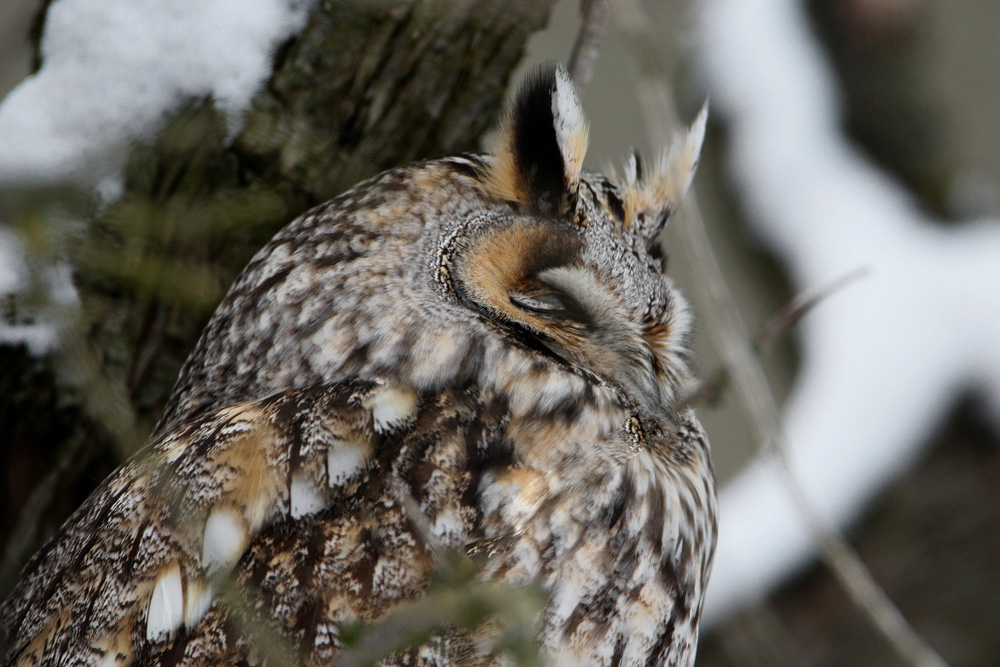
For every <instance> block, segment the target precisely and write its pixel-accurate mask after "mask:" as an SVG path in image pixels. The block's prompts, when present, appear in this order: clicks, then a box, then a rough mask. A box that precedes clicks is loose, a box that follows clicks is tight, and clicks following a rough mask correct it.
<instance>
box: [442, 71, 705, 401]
mask: <svg viewBox="0 0 1000 667" xmlns="http://www.w3.org/2000/svg"><path fill="white" fill-rule="evenodd" d="M704 130H705V112H704V111H703V112H702V113H701V114H700V115H699V117H698V119H697V120H696V121H695V124H694V126H693V127H692V129H691V130H690V132H689V133H688V134H687V136H685V137H684V138H682V139H681V140H679V141H677V142H676V143H675V145H674V146H673V147H671V148H670V149H669V150H667V151H665V152H664V153H663V154H662V156H661V157H660V159H659V160H657V161H656V163H655V164H654V165H653V167H652V169H646V168H645V167H644V165H643V163H642V162H641V160H640V158H639V156H638V155H637V154H635V153H633V155H632V156H631V157H630V158H629V160H628V161H627V162H626V165H625V169H624V176H623V177H621V178H620V179H616V178H614V177H612V178H609V177H606V176H604V175H602V174H599V173H594V172H590V171H585V170H583V169H582V165H583V160H584V156H585V153H586V150H587V139H588V124H587V121H586V119H585V117H584V115H583V111H582V109H581V107H580V103H579V101H578V99H577V96H576V93H575V91H574V89H573V85H572V83H571V81H570V79H569V77H568V76H567V74H566V72H565V71H564V70H563V69H562V68H561V67H558V66H557V67H552V68H547V69H542V70H539V71H537V72H536V73H535V74H534V75H533V76H531V77H530V78H529V79H528V81H527V82H526V83H525V84H524V85H523V87H522V88H521V90H520V92H519V94H518V95H517V96H516V98H515V99H514V100H513V103H512V104H511V106H510V108H509V109H508V111H507V113H506V116H505V118H504V120H503V122H502V125H501V128H500V131H499V134H498V137H497V140H496V142H495V146H494V151H493V153H492V156H491V157H490V158H489V159H488V162H487V163H486V167H485V169H484V170H483V178H482V180H483V183H484V186H485V190H486V192H487V194H488V195H489V196H490V197H491V198H493V200H494V201H495V202H497V203H498V204H499V203H503V204H505V205H498V206H493V207H490V208H486V209H485V210H484V211H482V212H481V213H480V214H478V215H476V216H471V217H470V218H469V219H466V220H464V221H460V222H459V223H458V225H456V227H455V229H456V230H460V231H459V232H457V233H455V234H454V235H453V236H452V237H451V238H450V239H449V240H448V241H447V242H446V243H444V244H443V248H444V252H443V254H442V257H443V261H442V264H441V266H440V267H439V278H440V279H441V281H442V284H443V285H444V286H445V288H446V291H448V292H449V293H450V294H451V295H453V297H454V298H455V299H457V300H458V301H459V302H461V303H462V304H463V305H464V306H466V307H467V308H469V309H472V310H474V311H476V312H478V313H480V314H481V316H482V317H484V318H486V319H488V320H489V321H490V322H491V323H493V324H495V325H496V326H497V327H499V328H500V329H502V330H503V331H505V332H507V333H508V334H509V335H510V336H511V337H512V338H514V339H516V340H518V341H521V342H522V344H523V345H525V346H529V347H531V348H533V349H534V350H536V351H537V352H538V353H539V354H542V355H546V356H548V357H550V358H551V359H553V360H555V361H556V362H558V363H562V364H564V365H565V366H566V367H568V368H572V369H575V370H576V371H578V372H580V373H584V374H586V375H588V376H590V377H592V378H594V379H596V380H598V381H599V382H602V383H606V384H608V385H611V386H613V387H615V388H617V389H618V390H620V391H621V393H623V394H624V395H626V396H628V397H630V398H631V399H632V400H634V401H636V402H637V403H639V404H640V405H642V406H643V407H645V408H646V409H647V410H648V411H649V413H651V414H654V415H655V414H663V410H664V409H669V405H670V403H671V402H672V401H673V400H674V398H675V397H676V394H677V386H678V384H679V382H680V381H681V380H682V379H684V378H685V377H686V365H685V359H684V357H685V342H686V336H687V333H688V327H689V319H688V313H687V308H686V305H685V303H684V301H683V299H682V297H681V296H680V295H679V293H678V292H677V291H676V290H675V289H674V288H673V285H672V283H671V281H670V280H669V279H668V278H667V277H666V276H665V274H664V271H665V258H664V253H663V250H662V247H661V245H660V240H659V236H660V232H661V231H662V230H663V228H664V226H665V224H666V222H667V219H668V218H669V216H670V214H671V213H672V211H673V210H674V209H675V208H676V206H677V203H678V200H679V198H680V197H681V196H682V195H683V194H684V192H685V191H686V189H687V188H688V186H689V184H690V182H691V178H692V176H693V174H694V170H695V168H696V165H697V160H698V155H699V151H700V148H701V142H702V138H703V136H704Z"/></svg>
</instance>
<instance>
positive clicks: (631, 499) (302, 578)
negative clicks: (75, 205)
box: [0, 70, 715, 666]
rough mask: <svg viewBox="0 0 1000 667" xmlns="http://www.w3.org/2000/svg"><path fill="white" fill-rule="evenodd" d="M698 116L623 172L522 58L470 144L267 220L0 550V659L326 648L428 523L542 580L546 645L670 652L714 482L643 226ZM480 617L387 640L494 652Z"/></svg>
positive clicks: (706, 555)
mask: <svg viewBox="0 0 1000 667" xmlns="http://www.w3.org/2000/svg"><path fill="white" fill-rule="evenodd" d="M703 129H704V124H703V118H700V119H699V123H697V124H696V128H695V129H694V130H693V131H692V133H691V135H690V136H688V137H687V138H685V139H682V140H681V141H679V142H678V143H677V145H676V146H675V147H674V148H673V149H672V150H671V152H670V153H669V154H666V155H665V156H664V158H663V159H662V160H661V161H660V163H659V164H658V165H656V168H655V169H652V170H651V171H652V173H650V174H647V175H646V176H645V177H643V176H642V173H641V172H642V169H641V168H640V166H639V165H638V164H637V163H636V162H635V161H634V160H633V161H632V162H631V163H630V164H629V165H628V166H627V169H626V175H625V177H624V178H623V179H622V180H621V181H614V180H611V179H608V178H606V177H604V176H601V175H599V174H595V173H590V172H583V171H581V169H580V165H581V163H582V159H583V154H584V151H585V149H586V123H585V121H584V120H583V117H582V114H581V112H580V109H579V105H578V103H577V101H576V98H575V95H574V93H573V91H572V87H571V85H570V83H569V81H568V79H567V78H566V76H565V74H564V73H563V72H562V70H547V71H543V72H540V73H539V74H538V75H536V77H534V79H533V80H532V81H530V82H529V83H528V85H527V86H526V87H525V89H524V90H523V91H522V93H521V95H520V96H519V98H518V101H517V102H516V103H515V104H514V105H513V106H512V111H511V112H510V113H509V115H508V118H507V120H506V122H505V124H504V126H503V129H502V131H501V133H500V139H499V141H498V144H497V146H498V147H497V150H496V152H495V154H494V155H493V156H455V157H450V158H443V159H440V160H436V161H431V162H426V163H421V164H417V165H412V166H408V167H403V168H400V169H396V170H393V171H389V172H386V173H384V174H381V175H380V176H377V177H375V178H374V179H372V180H370V181H367V182H365V183H362V184H360V185H358V186H357V187H356V188H354V189H353V190H351V191H349V192H347V193H345V194H344V195H342V196H340V197H338V198H337V199H335V200H333V201H331V202H329V203H327V204H324V205H322V206H320V207H318V208H316V209H314V210H312V211H310V212H309V213H307V214H305V215H304V216H302V217H301V218H299V219H298V220H296V221H294V222H293V223H291V224H290V225H289V226H288V227H287V228H286V229H285V230H283V231H282V232H280V233H279V234H278V235H277V236H276V237H275V238H274V239H273V240H272V241H271V242H270V243H269V244H268V245H267V247H265V248H264V249H263V250H262V251H261V252H260V253H258V255H257V256H256V257H255V258H254V260H253V261H252V262H251V263H250V265H249V266H248V267H247V269H246V271H244V273H243V274H242V275H241V276H240V278H239V279H238V280H237V282H236V284H235V285H234V286H233V288H232V290H231V291H230V293H229V295H228V296H227V297H226V299H225V300H224V302H223V303H222V304H221V305H220V307H219V309H218V311H217V312H216V314H215V316H214V317H213V319H212V321H211V322H210V324H209V325H208V327H207V328H206V330H205V333H204V334H203V336H202V338H201V340H200V342H199V343H198V346H197V348H196V349H195V351H194V352H193V353H192V355H191V357H190V358H189V360H188V362H187V363H186V365H185V367H184V369H183V371H182V373H181V377H180V379H179V380H178V383H177V386H176V388H175V391H174V393H173V396H172V398H171V400H170V403H169V405H168V408H167V410H166V413H165V414H164V416H163V419H162V420H161V422H160V424H159V426H158V427H157V432H156V434H155V435H154V439H153V443H152V444H151V446H150V448H149V449H148V450H147V451H146V452H145V453H144V454H143V455H141V456H139V457H137V458H136V459H134V460H132V461H130V462H129V463H128V464H126V465H125V466H124V467H123V468H122V469H120V470H119V471H118V472H116V473H115V474H114V475H112V476H111V477H110V478H109V479H108V480H106V481H105V482H104V483H103V484H102V485H101V486H100V487H99V488H98V489H97V490H96V491H95V492H94V494H93V495H92V496H91V498H90V499H89V500H88V501H87V503H86V504H85V505H84V506H83V507H81V508H80V510H79V511H78V512H77V513H76V514H74V515H73V517H71V518H70V520H69V521H68V522H67V523H66V525H65V526H64V527H63V528H62V530H61V531H60V533H59V534H58V535H56V536H55V537H54V538H53V539H52V541H50V542H49V543H48V544H47V545H46V547H45V548H44V549H43V550H42V551H41V552H40V553H39V554H37V555H36V556H35V557H34V559H32V561H31V562H30V563H29V565H28V566H27V568H26V569H25V571H24V573H23V575H22V579H21V582H20V584H19V585H18V587H17V588H16V589H15V591H14V592H13V593H12V595H11V596H10V598H9V599H8V600H7V601H6V602H5V603H4V605H3V607H2V610H0V621H2V623H3V626H4V627H5V629H6V630H7V632H8V633H9V637H10V639H11V649H10V652H9V653H8V655H7V656H6V658H5V661H4V664H5V665H34V664H43V665H56V664H59V665H77V664H79V665H84V664H86V665H98V664H99V665H102V666H103V665H107V666H110V665H126V664H143V665H147V664H151V665H174V664H185V665H218V664H224V665H237V664H263V663H267V664H277V663H278V662H280V661H282V660H284V661H288V662H293V663H300V662H301V663H305V664H314V665H320V664H330V663H332V662H333V661H334V660H335V659H336V657H337V655H338V653H339V651H340V649H341V647H342V643H341V629H342V628H343V627H345V626H344V624H345V623H356V622H359V621H360V622H370V621H375V620H377V619H379V618H381V617H383V616H384V615H385V614H386V613H387V612H388V611H389V610H391V609H393V608H394V607H395V606H396V605H398V604H399V603H400V602H402V601H404V600H408V599H412V598H415V597H418V596H420V595H421V594H422V593H423V592H425V591H426V590H427V588H428V586H430V582H431V575H432V573H433V572H434V571H435V569H436V568H437V567H438V566H439V565H440V562H439V561H440V558H441V554H442V553H446V552H447V550H449V549H450V550H455V551H457V552H465V553H470V554H474V555H475V561H474V562H475V563H477V564H478V566H479V568H480V571H479V573H478V576H479V577H481V578H482V579H483V580H488V581H498V582H509V583H510V584H512V585H516V584H523V583H529V582H537V583H539V584H540V585H541V586H542V588H543V589H544V590H545V591H546V592H547V594H548V596H549V602H548V605H547V606H546V607H545V609H544V611H543V613H542V615H541V618H540V619H539V625H538V634H539V638H540V640H541V642H542V646H543V649H544V655H545V657H546V659H547V660H549V661H550V662H551V663H552V664H557V665H576V664H592V665H663V664H665V665H688V664H691V663H692V662H693V658H694V648H695V643H696V641H697V626H698V618H699V615H700V610H701V599H702V592H703V590H704V586H705V584H706V582H707V578H708V570H709V564H710V562H711V554H712V550H713V548H714V543H715V509H714V507H715V497H714V487H713V481H712V472H711V463H710V460H709V453H708V445H707V442H706V441H705V437H704V434H703V432H702V431H701V428H700V426H699V425H698V423H697V421H696V420H695V417H694V415H693V414H692V413H691V411H690V410H689V409H684V410H680V411H678V410H676V409H675V408H674V407H673V405H674V403H675V401H676V398H677V396H678V393H679V391H680V388H681V385H682V383H683V382H684V381H685V380H686V379H687V377H688V372H687V369H686V365H685V354H686V353H685V349H684V342H685V338H686V335H687V328H688V321H687V314H686V308H685V305H684V302H683V300H682V299H681V297H680V296H679V294H678V293H677V292H676V290H674V288H673V286H672V284H671V283H670V281H669V280H668V279H667V278H666V277H664V276H663V273H662V266H661V260H660V257H661V256H662V252H661V250H660V248H659V245H658V241H657V240H656V237H657V235H658V234H659V231H660V230H661V229H662V227H663V224H664V223H665V221H666V217H667V215H668V214H669V212H670V211H671V210H673V208H674V207H675V206H676V204H677V200H678V198H679V197H680V196H681V195H682V194H683V192H684V190H685V189H686V188H687V185H688V183H689V180H690V178H691V175H692V174H693V171H694V167H695V162H696V160H697V153H698V148H699V146H700V140H701V132H702V131H703ZM414 507H416V510H414V509H413V508H414ZM414 511H415V512H417V513H418V515H414V514H413V512H414ZM492 627H493V625H491V624H490V623H487V624H486V625H483V626H480V627H473V628H467V627H447V628H441V630H440V633H439V634H438V635H437V636H436V637H435V638H434V639H432V640H431V641H430V642H429V643H427V644H425V645H424V646H421V647H414V648H412V649H410V650H408V651H404V652H402V653H398V654H396V655H395V656H392V657H389V658H387V659H386V661H385V662H384V663H383V664H387V665H404V664H414V665H416V664H420V665H491V664H506V663H505V660H506V659H505V658H504V656H503V654H502V652H500V650H499V649H498V648H496V647H495V646H494V645H493V644H492V643H491V641H490V638H491V637H492V636H493V634H491V628H492ZM275 647H281V649H282V651H283V652H281V653H279V654H275Z"/></svg>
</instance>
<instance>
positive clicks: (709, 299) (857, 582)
mask: <svg viewBox="0 0 1000 667" xmlns="http://www.w3.org/2000/svg"><path fill="white" fill-rule="evenodd" d="M611 2H612V10H613V12H614V15H615V19H616V22H617V24H618V28H619V30H620V31H621V32H622V33H623V36H624V38H625V39H623V40H622V41H623V42H624V43H625V44H626V48H627V49H628V50H629V51H630V55H631V56H632V58H633V60H634V61H635V64H636V67H637V68H638V70H639V74H640V81H639V82H638V84H637V86H636V88H637V97H638V99H639V104H640V107H641V111H642V114H643V117H644V119H645V123H646V128H647V132H648V133H649V135H650V139H652V140H653V141H654V142H655V143H657V144H658V145H661V146H665V145H668V144H667V141H668V139H669V136H670V134H671V133H672V131H673V130H674V129H675V128H677V127H678V125H679V124H678V122H677V112H676V107H675V105H674V103H673V97H672V95H671V93H670V92H669V91H668V89H667V87H666V84H665V82H666V81H667V72H666V71H665V68H664V67H663V65H662V63H661V61H660V59H659V56H658V54H657V52H656V43H655V39H654V35H653V33H652V30H651V29H650V28H649V26H650V23H649V19H648V17H647V16H646V15H645V12H644V11H643V8H642V6H641V5H640V3H639V0H611ZM683 209H684V210H683V211H682V214H681V215H680V216H679V218H680V221H679V222H680V224H679V225H678V226H679V230H678V231H679V232H680V235H679V236H680V241H681V243H683V244H684V245H685V246H686V248H685V250H686V251H687V252H688V253H689V255H690V256H691V257H692V259H693V263H694V266H695V267H696V268H697V270H698V271H699V272H700V274H701V276H700V278H701V279H700V280H698V281H695V283H696V285H697V286H698V288H700V289H702V290H703V291H704V294H703V296H704V298H705V301H706V303H707V304H708V305H709V307H708V309H707V310H706V315H708V319H709V325H710V326H708V327H706V328H707V330H708V331H709V333H710V335H711V336H712V338H713V339H714V341H713V342H714V344H715V346H716V348H717V349H718V350H719V352H720V354H721V356H722V358H723V362H724V363H725V366H726V370H727V372H728V373H729V376H730V377H731V378H732V379H733V382H734V384H735V387H736V390H737V393H738V394H739V396H740V399H741V403H742V405H743V408H744V410H745V412H746V416H747V418H748V421H749V423H750V425H751V427H752V429H753V431H754V435H755V440H756V441H757V442H758V443H760V445H761V449H762V451H763V452H766V453H768V454H769V455H772V456H773V457H774V458H775V460H776V461H777V462H778V464H779V468H780V469H781V471H782V476H783V478H784V480H785V485H786V487H787V489H788V491H789V493H790V494H791V495H792V498H793V499H794V503H795V506H796V508H797V510H798V512H799V514H800V516H801V517H802V519H803V520H804V522H805V523H806V525H807V527H808V529H809V531H810V533H811V534H812V536H813V539H814V540H815V541H816V543H817V544H818V545H819V547H820V551H821V553H822V556H823V560H824V561H825V562H826V564H827V565H828V566H829V567H830V569H831V571H832V572H833V574H834V576H835V577H836V578H837V579H838V581H839V582H840V584H841V585H842V586H843V587H844V589H845V591H846V592H847V593H848V595H849V596H850V598H851V600H852V602H853V603H854V604H855V605H856V606H857V607H858V608H859V609H861V610H862V611H863V612H864V614H865V616H866V617H867V618H868V619H869V621H870V622H871V623H872V625H873V626H874V627H875V628H877V629H878V630H879V631H880V632H881V634H882V636H883V637H884V638H885V639H886V640H887V642H888V643H889V644H890V645H891V646H892V647H893V649H894V650H895V651H896V652H897V653H898V654H899V656H900V657H901V658H903V659H904V660H906V661H907V662H908V663H909V664H912V665H920V666H921V667H924V666H927V667H930V666H932V665H933V666H935V667H939V666H943V665H945V664H946V663H945V662H944V660H943V659H942V658H941V657H940V656H939V655H938V654H937V653H936V652H935V651H934V649H932V648H931V647H930V646H929V645H928V644H927V642H925V641H924V639H923V638H922V637H921V636H920V635H919V634H917V632H916V631H915V630H914V629H913V628H912V627H911V626H910V625H909V624H908V623H907V622H906V619H905V618H903V615H902V614H901V613H900V612H899V609H898V608H897V607H896V606H895V605H894V604H893V602H892V601H891V600H890V599H889V597H888V596H887V595H886V593H885V591H883V590H882V588H881V587H879V585H878V584H877V583H876V582H875V580H874V579H873V578H872V575H871V572H869V571H868V569H867V568H866V567H865V565H864V563H863V562H862V561H861V559H860V557H859V556H858V555H857V553H855V552H854V551H853V549H852V548H851V547H850V545H849V544H848V543H847V541H846V540H845V539H844V538H843V537H842V536H841V535H839V534H838V533H837V532H835V531H834V530H833V529H832V528H831V527H830V526H828V525H827V524H826V522H825V521H823V519H822V518H821V517H820V516H819V514H818V513H817V512H816V510H815V509H814V508H813V506H812V504H811V503H810V501H809V500H808V498H807V497H806V496H805V493H804V491H803V490H802V488H801V487H800V485H799V484H798V482H797V480H796V479H795V477H794V475H793V474H792V472H791V469H790V468H789V466H788V460H787V455H786V448H785V444H784V434H783V430H782V426H781V419H780V416H779V412H778V407H777V404H776V402H775V399H774V395H773V393H772V392H771V388H770V386H769V385H768V383H767V379H766V378H765V376H764V371H763V369H762V368H761V366H760V363H759V362H758V360H757V358H756V355H755V353H754V349H753V344H752V343H751V338H750V335H749V333H748V332H747V329H746V325H745V323H744V322H743V320H742V319H741V318H740V316H739V313H738V311H737V310H736V307H735V304H734V302H733V298H732V295H731V294H730V292H729V289H728V287H727V286H726V283H725V279H724V278H723V277H722V272H721V270H720V268H719V264H718V260H717V259H716V257H715V253H714V252H713V250H712V247H711V244H710V243H709V240H708V236H707V234H706V233H705V229H704V223H703V221H702V217H701V213H700V211H699V210H698V206H697V203H696V198H695V197H694V193H693V192H692V193H691V194H690V195H689V196H688V197H687V199H686V202H685V205H684V207H683Z"/></svg>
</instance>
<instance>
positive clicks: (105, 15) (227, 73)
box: [0, 0, 314, 354]
mask: <svg viewBox="0 0 1000 667" xmlns="http://www.w3.org/2000/svg"><path fill="white" fill-rule="evenodd" d="M313 1H314V0H207V1H206V0H55V2H53V3H52V4H51V5H50V7H49V9H48V14H47V16H46V23H45V32H44V35H43V37H42V42H41V52H42V56H43V60H42V63H43V64H42V67H41V69H40V70H39V71H38V72H37V73H36V74H34V75H32V76H30V77H28V78H27V79H26V80H25V81H23V82H22V83H21V84H20V85H19V86H18V87H17V88H15V89H14V90H13V91H12V92H11V93H10V95H8V96H7V97H6V99H4V100H3V102H2V103H0V188H4V187H18V186H32V185H42V184H52V183H74V184H77V185H82V186H85V187H93V188H95V190H96V192H97V193H98V195H99V196H100V197H101V198H102V199H104V200H114V199H116V198H117V197H118V196H120V193H121V179H120V172H121V168H122V166H123V163H124V160H125V158H126V155H127V149H128V147H129V146H130V145H131V144H133V143H134V142H137V141H140V140H144V139H150V138H152V137H153V136H154V135H155V133H156V132H157V131H158V130H159V128H160V127H161V125H162V123H163V120H164V119H165V118H166V117H167V115H168V114H169V113H171V112H172V111H175V110H177V109H179V108H180V107H181V106H182V105H184V104H185V103H187V102H190V101H191V100H193V99H200V98H207V97H211V98H212V99H214V101H215V104H216V107H217V108H218V109H220V110H221V111H222V112H223V113H225V115H226V117H227V120H228V123H229V129H230V133H231V134H235V132H236V131H237V130H238V129H239V127H240V126H241V123H242V118H243V115H244V113H245V112H246V110H247V109H248V108H249V105H250V103H251V100H252V98H253V96H254V94H255V93H256V92H257V91H258V90H259V89H260V87H261V86H262V85H263V83H264V82H265V81H266V79H267V77H268V76H269V75H270V73H271V63H272V56H273V54H274V50H275V49H276V48H277V47H278V46H279V45H280V44H281V43H282V42H283V41H284V40H286V39H287V38H289V37H291V36H292V35H294V34H295V33H296V32H297V31H299V30H301V28H302V27H303V26H304V24H305V20H306V18H307V16H308V14H309V10H310V9H311V6H312V4H313ZM66 271H68V269H66V268H63V269H57V270H54V271H49V272H48V273H50V274H52V276H55V275H57V274H58V273H59V272H66ZM53 279H55V278H53ZM29 282H30V281H29V280H28V273H27V269H26V267H25V262H24V257H23V253H22V250H21V248H20V244H19V243H18V242H17V240H16V237H15V234H14V233H13V232H12V231H11V230H10V229H9V228H7V227H5V226H4V225H3V223H2V222H0V298H5V297H7V298H9V295H11V294H16V293H18V292H20V291H23V290H25V289H27V287H28V284H29ZM49 282H51V281H49ZM56 283H58V280H56ZM51 287H52V285H49V288H51ZM61 289H63V292H64V294H63V296H65V289H66V287H65V285H64V286H63V287H62V288H61ZM69 289H72V286H71V285H70V287H69ZM50 296H52V297H53V298H54V299H55V300H56V301H58V300H59V298H60V297H59V295H50ZM22 342H25V343H28V344H29V347H30V349H31V351H32V352H33V353H36V354H44V353H45V352H47V351H50V350H51V349H52V347H53V346H54V345H55V343H56V332H55V328H54V326H53V325H52V324H51V323H46V322H44V321H41V320H36V321H35V322H34V323H26V322H19V323H12V322H8V321H5V319H4V318H3V317H0V343H2V344H18V343H22Z"/></svg>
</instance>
